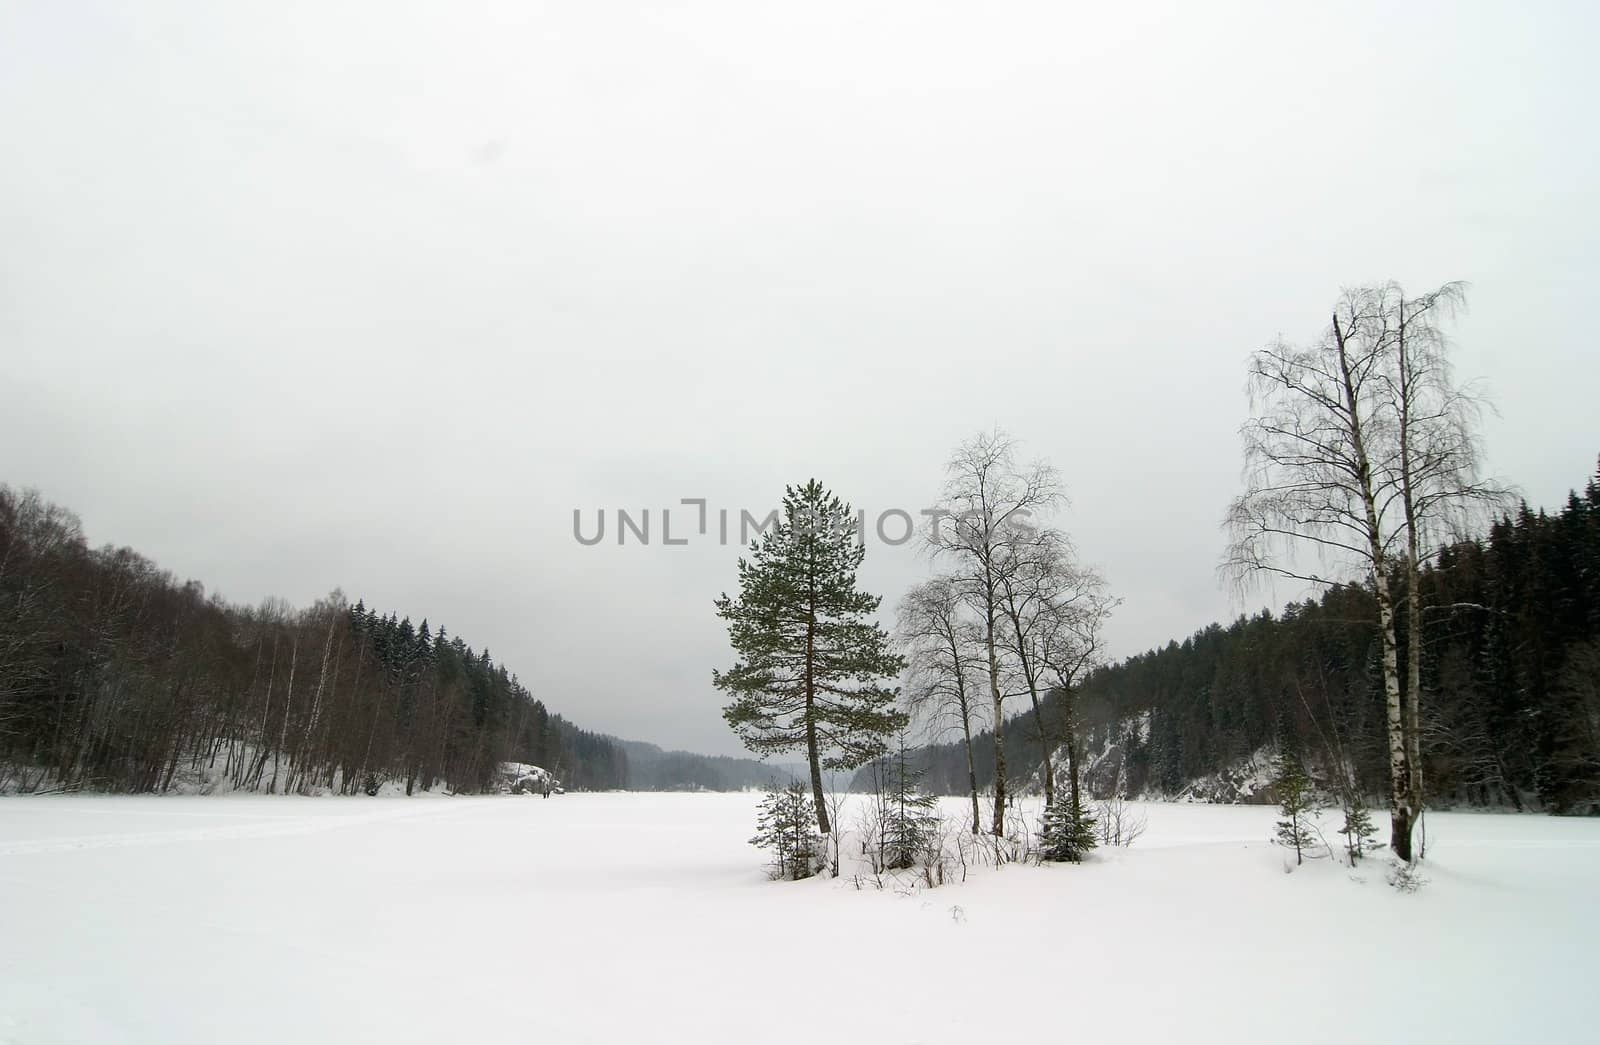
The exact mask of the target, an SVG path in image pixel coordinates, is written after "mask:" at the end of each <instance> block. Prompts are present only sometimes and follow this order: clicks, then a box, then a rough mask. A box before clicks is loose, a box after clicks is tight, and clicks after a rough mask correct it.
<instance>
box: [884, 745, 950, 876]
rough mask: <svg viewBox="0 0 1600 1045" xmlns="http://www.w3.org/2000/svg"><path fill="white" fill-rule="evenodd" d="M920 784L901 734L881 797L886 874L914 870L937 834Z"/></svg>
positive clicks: (932, 803)
mask: <svg viewBox="0 0 1600 1045" xmlns="http://www.w3.org/2000/svg"><path fill="white" fill-rule="evenodd" d="M921 783H922V772H921V771H920V770H918V769H916V768H915V767H914V766H913V765H912V764H911V756H910V754H909V751H908V749H907V747H906V738H905V734H904V733H901V734H900V742H899V745H898V747H897V748H896V750H895V755H894V761H893V763H892V767H891V769H890V773H889V793H888V794H887V795H886V796H884V810H883V837H882V846H883V866H884V869H885V870H887V871H900V870H905V869H907V868H912V867H915V866H917V862H918V860H919V859H920V858H921V857H922V856H923V855H924V854H925V853H926V852H927V851H928V849H929V848H930V844H931V842H932V840H933V839H934V837H935V836H936V835H937V833H938V829H939V816H938V813H937V811H936V808H935V807H936V805H937V800H936V799H935V798H934V797H933V796H932V795H925V794H923V793H922V792H921V790H920V789H919V785H920V784H921Z"/></svg>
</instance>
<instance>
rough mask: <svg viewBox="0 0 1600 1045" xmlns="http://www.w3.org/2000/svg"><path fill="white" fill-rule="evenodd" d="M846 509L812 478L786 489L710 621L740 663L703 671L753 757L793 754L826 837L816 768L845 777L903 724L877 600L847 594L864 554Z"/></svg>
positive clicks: (897, 667)
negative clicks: (727, 697)
mask: <svg viewBox="0 0 1600 1045" xmlns="http://www.w3.org/2000/svg"><path fill="white" fill-rule="evenodd" d="M853 522H854V519H853V516H852V513H851V510H850V506H849V505H847V504H844V503H842V502H841V501H840V500H839V499H838V498H837V497H835V496H833V494H831V493H829V492H828V491H827V490H825V489H824V488H823V487H822V485H821V484H819V483H818V482H817V481H816V480H815V479H813V480H811V481H810V482H808V483H806V484H805V485H804V486H802V487H798V488H796V487H792V486H791V487H789V488H788V489H787V490H786V491H785V493H784V498H783V511H782V517H781V518H780V519H778V520H777V522H776V525H774V526H773V527H772V529H770V530H769V531H767V532H766V533H764V534H763V535H762V536H761V537H760V538H759V539H758V540H757V541H756V542H755V543H754V544H753V545H752V546H751V552H750V557H749V558H741V559H740V560H739V598H738V599H731V598H729V597H728V596H727V595H726V594H724V595H723V596H722V597H721V598H720V599H718V600H717V602H716V607H717V615H718V616H719V617H721V618H722V619H723V620H725V621H727V623H728V638H729V641H730V642H731V643H732V645H733V648H734V650H735V651H736V652H737V653H738V655H739V661H738V663H736V664H735V665H734V666H733V667H732V668H730V669H728V670H727V671H725V672H723V671H718V672H713V674H712V681H713V683H714V684H715V685H716V687H717V688H718V689H721V690H724V691H726V692H727V693H729V694H731V695H732V697H733V701H732V703H730V704H728V705H727V707H725V708H724V709H723V712H722V714H723V717H724V718H725V719H726V720H727V722H728V725H730V726H731V727H733V730H734V732H735V733H737V734H738V735H739V739H740V740H742V741H744V744H745V746H746V747H747V748H749V749H750V750H751V751H754V752H757V753H758V754H763V755H765V754H776V753H781V752H786V751H794V750H797V749H803V750H804V751H805V752H806V761H807V764H808V765H809V767H810V770H811V793H812V799H813V805H814V808H815V810H816V816H817V826H818V828H819V829H820V830H821V831H822V832H823V833H824V834H827V833H828V832H830V831H831V830H832V828H831V826H830V825H829V823H828V811H827V803H826V801H825V799H824V798H823V793H822V770H823V769H825V768H826V769H853V768H855V767H856V766H859V765H861V764H862V763H864V762H868V761H870V760H871V759H873V758H876V757H877V756H879V755H881V754H882V753H883V752H884V750H885V749H886V747H887V745H886V743H885V740H886V738H887V737H889V736H890V735H892V734H893V733H894V732H895V731H896V730H898V729H900V728H901V727H902V726H904V725H905V723H906V716H905V714H904V713H903V712H901V711H899V710H898V709H897V708H896V706H895V704H896V700H897V697H898V695H899V690H898V689H897V688H896V687H894V686H890V685H885V684H884V682H883V680H884V679H885V678H893V677H896V676H898V675H899V673H900V671H901V669H902V668H903V667H904V661H903V660H902V658H901V657H900V656H899V655H897V654H895V653H893V652H891V651H890V650H889V648H888V640H889V637H888V635H887V634H886V633H885V632H884V631H883V629H882V628H880V627H878V626H877V624H875V623H874V622H873V621H872V619H871V618H872V614H873V613H875V612H876V611H877V609H878V603H879V599H878V597H877V596H875V595H869V594H867V593H866V592H862V591H858V590H856V571H857V570H858V569H859V568H860V566H861V561H862V559H863V558H864V557H865V555H866V549H864V548H863V547H862V546H861V543H860V539H859V534H858V533H857V531H856V529H855V528H854V526H853Z"/></svg>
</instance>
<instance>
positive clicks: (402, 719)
mask: <svg viewBox="0 0 1600 1045" xmlns="http://www.w3.org/2000/svg"><path fill="white" fill-rule="evenodd" d="M502 761H520V762H532V763H535V764H538V765H542V766H545V767H547V768H549V769H551V770H552V771H554V772H555V773H556V774H557V776H559V777H560V778H561V779H562V780H563V781H564V782H565V783H566V785H567V786H568V787H577V788H613V787H623V786H626V784H627V782H628V760H627V756H626V754H625V753H624V752H623V750H622V748H621V746H620V744H619V743H618V742H616V741H614V740H612V739H611V738H609V737H604V736H600V735H598V734H593V733H587V732H585V731H583V730H581V729H578V728H576V727H575V726H573V725H571V724H570V723H569V722H567V721H565V720H563V719H562V718H561V717H560V716H559V715H554V714H551V713H550V712H549V711H548V710H547V709H546V708H545V706H544V704H543V703H542V702H540V701H538V700H536V699H534V698H533V696H532V695H531V694H530V693H529V692H528V690H527V688H526V687H525V686H523V685H522V684H521V683H520V682H519V681H518V680H517V678H516V676H515V675H511V674H509V673H508V672H507V671H506V668H505V667H504V666H503V665H500V664H496V663H495V662H494V660H493V659H492V658H491V657H490V656H489V651H488V650H476V651H475V650H473V649H472V648H471V647H470V646H468V645H467V644H466V642H465V641H463V640H462V638H461V637H460V636H451V635H447V634H446V633H445V630H444V629H443V628H439V629H438V630H437V631H433V630H431V629H430V627H429V625H428V622H427V621H423V622H422V623H421V625H419V626H416V627H413V625H412V623H411V621H410V620H409V619H401V620H397V619H396V618H395V617H394V616H393V615H390V616H386V617H380V616H378V615H377V614H376V613H373V612H371V611H369V610H367V609H366V607H365V606H364V605H362V604H359V603H358V604H357V605H355V606H353V607H352V606H350V605H348V604H347V603H346V602H345V600H344V598H343V597H342V596H341V595H339V594H337V593H335V594H334V595H332V596H330V597H328V598H326V599H323V600H321V601H319V602H317V603H316V604H315V605H313V606H311V607H310V608H308V609H303V610H295V609H293V608H291V607H290V606H288V605H287V604H285V603H282V602H280V601H276V600H269V601H267V602H265V603H263V604H262V605H261V606H259V607H244V606H235V605H232V604H230V603H227V602H224V601H223V600H221V599H218V598H214V597H210V598H208V597H207V596H206V594H205V591H204V589H203V588H202V587H201V585H200V584H198V583H196V582H194V581H189V582H184V583H179V582H178V581H176V580H175V579H174V578H173V576H172V575H171V574H170V573H167V572H165V571H163V570H161V569H159V568H158V567H157V566H156V565H155V564H154V563H152V562H150V561H149V560H148V559H145V558H143V557H142V556H140V555H138V554H137V553H135V552H133V551H131V550H129V549H127V548H116V547H109V546H108V547H104V548H99V549H91V548H89V547H88V545H87V543H86V542H85V540H84V537H83V533H82V529H81V527H80V525H79V522H78V520H77V518H76V517H75V516H74V515H72V513H70V512H68V511H66V510H64V509H62V508H60V507H58V506H55V505H52V504H49V503H48V502H46V501H44V500H43V499H42V498H40V497H39V496H38V495H37V494H36V493H32V492H20V493H19V492H17V491H14V490H12V489H10V488H8V487H5V486H0V789H15V790H33V789H37V788H40V787H50V788H72V787H84V788H93V789H98V790H109V791H144V792H148V791H164V790H167V789H169V788H171V787H172V786H173V785H174V782H175V781H179V782H181V781H182V780H184V779H186V778H187V779H194V778H196V777H197V776H204V777H206V778H208V779H211V780H213V781H214V782H219V783H225V784H226V786H228V787H230V788H241V789H245V790H263V791H269V792H288V791H309V790H312V789H318V788H332V789H335V790H338V791H341V792H344V793H351V792H355V791H358V790H361V789H363V788H366V787H368V786H370V785H371V784H373V783H383V782H386V781H396V782H399V783H402V784H403V785H404V787H405V789H406V791H407V793H410V792H413V791H415V790H418V789H423V790H426V789H431V788H436V787H444V788H448V789H450V790H454V791H482V790H486V789H489V788H491V787H492V786H494V785H495V783H496V766H497V763H499V762H502Z"/></svg>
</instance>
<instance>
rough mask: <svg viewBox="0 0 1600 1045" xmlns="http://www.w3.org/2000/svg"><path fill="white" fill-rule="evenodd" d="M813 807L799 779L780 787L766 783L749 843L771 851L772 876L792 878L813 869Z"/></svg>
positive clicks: (815, 840)
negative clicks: (752, 836) (765, 790)
mask: <svg viewBox="0 0 1600 1045" xmlns="http://www.w3.org/2000/svg"><path fill="white" fill-rule="evenodd" d="M815 817H816V809H815V808H814V807H813V806H812V802H811V796H809V795H807V794H806V788H805V785H804V784H802V783H800V782H799V781H798V780H796V781H794V782H793V783H791V784H790V785H789V786H788V787H786V788H782V789H779V788H778V787H777V785H776V784H769V785H767V793H766V797H765V798H763V799H762V800H761V812H760V814H759V815H758V817H757V819H756V836H755V837H754V838H752V839H750V844H751V845H754V846H760V847H761V848H762V849H770V850H771V851H772V877H774V878H782V879H786V880H788V881H795V880H798V879H801V878H810V877H811V876H812V875H813V874H815V873H816V869H817V866H816V856H817V836H816V834H815V833H813V831H812V822H813V820H814V819H815Z"/></svg>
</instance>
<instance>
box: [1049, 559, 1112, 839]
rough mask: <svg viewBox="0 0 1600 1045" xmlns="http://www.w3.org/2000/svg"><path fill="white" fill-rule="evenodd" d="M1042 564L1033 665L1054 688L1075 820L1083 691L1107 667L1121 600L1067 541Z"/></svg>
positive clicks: (1080, 803) (1080, 766) (1080, 773)
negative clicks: (1109, 630) (1108, 641)
mask: <svg viewBox="0 0 1600 1045" xmlns="http://www.w3.org/2000/svg"><path fill="white" fill-rule="evenodd" d="M1048 548H1049V554H1048V555H1046V556H1045V557H1043V558H1042V559H1041V560H1040V565H1039V585H1040V590H1041V594H1040V597H1039V600H1038V603H1037V615H1038V616H1037V619H1036V621H1035V623H1034V628H1033V635H1032V642H1033V645H1034V656H1033V659H1034V661H1035V662H1036V663H1037V664H1038V665H1039V666H1040V670H1041V673H1042V674H1043V675H1044V677H1045V678H1047V679H1048V680H1049V682H1050V684H1051V685H1052V686H1053V688H1054V690H1055V693H1056V699H1057V701H1058V703H1059V708H1060V713H1059V716H1058V725H1057V728H1056V737H1057V739H1058V740H1059V742H1060V744H1061V747H1062V749H1063V750H1064V751H1065V752H1066V755H1067V788H1068V798H1069V800H1070V802H1071V807H1072V810H1073V812H1074V815H1076V814H1077V813H1079V812H1080V811H1081V810H1082V809H1083V795H1082V783H1083V738H1082V737H1081V736H1080V735H1079V733H1078V728H1077V721H1076V715H1075V711H1076V706H1075V705H1076V699H1077V688H1078V685H1079V684H1080V683H1081V682H1082V681H1083V679H1084V677H1085V676H1086V675H1087V674H1088V673H1089V672H1090V671H1092V670H1093V669H1094V668H1096V667H1098V666H1099V665H1100V664H1101V663H1102V662H1103V657H1104V654H1105V625H1106V621H1107V620H1109V619H1110V617H1111V613H1112V611H1113V610H1114V609H1116V607H1117V604H1118V600H1116V599H1114V598H1112V597H1111V596H1110V595H1109V594H1108V593H1107V591H1106V581H1105V578H1104V577H1102V576H1101V575H1100V573H1099V571H1097V570H1094V569H1091V568H1089V567H1087V566H1084V565H1082V564H1081V563H1078V562H1077V561H1076V560H1075V559H1074V557H1073V556H1072V553H1071V547H1070V545H1068V544H1067V543H1066V542H1065V541H1064V540H1057V541H1054V542H1051V543H1050V544H1049V545H1048Z"/></svg>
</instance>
